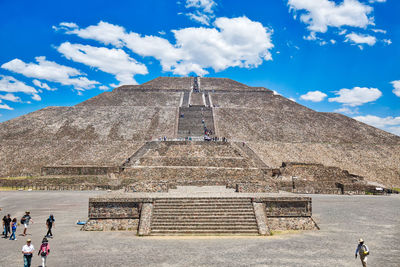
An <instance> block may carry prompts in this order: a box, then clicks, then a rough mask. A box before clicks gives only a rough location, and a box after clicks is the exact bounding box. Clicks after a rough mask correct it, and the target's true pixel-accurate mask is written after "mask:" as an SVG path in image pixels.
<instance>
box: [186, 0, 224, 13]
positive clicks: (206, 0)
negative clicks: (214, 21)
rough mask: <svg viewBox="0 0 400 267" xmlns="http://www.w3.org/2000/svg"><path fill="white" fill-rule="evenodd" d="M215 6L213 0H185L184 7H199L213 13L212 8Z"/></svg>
mask: <svg viewBox="0 0 400 267" xmlns="http://www.w3.org/2000/svg"><path fill="white" fill-rule="evenodd" d="M216 6H217V4H216V3H215V1H214V0H186V4H185V7H186V8H191V7H193V8H197V9H201V10H202V11H203V12H206V13H214V10H213V9H214V8H215V7H216Z"/></svg>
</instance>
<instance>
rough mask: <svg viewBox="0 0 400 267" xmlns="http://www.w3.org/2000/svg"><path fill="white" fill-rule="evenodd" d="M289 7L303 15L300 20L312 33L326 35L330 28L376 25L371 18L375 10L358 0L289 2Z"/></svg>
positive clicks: (295, 0) (301, 0)
mask: <svg viewBox="0 0 400 267" xmlns="http://www.w3.org/2000/svg"><path fill="white" fill-rule="evenodd" d="M288 5H289V8H290V10H293V11H294V12H299V13H301V15H300V20H301V21H302V22H303V23H305V24H307V25H308V26H307V28H308V30H310V31H311V32H321V33H325V32H326V31H327V30H328V27H342V26H351V27H357V28H366V27H367V26H368V25H371V24H372V25H373V24H374V22H373V17H371V16H369V14H370V13H371V12H372V10H373V8H372V7H371V6H368V5H365V4H363V3H361V2H359V1H358V0H344V1H343V2H341V3H340V4H336V2H335V1H329V0H313V1H310V0H288Z"/></svg>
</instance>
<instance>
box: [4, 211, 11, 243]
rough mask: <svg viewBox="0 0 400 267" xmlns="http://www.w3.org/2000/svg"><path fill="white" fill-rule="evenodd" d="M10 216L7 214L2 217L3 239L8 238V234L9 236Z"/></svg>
mask: <svg viewBox="0 0 400 267" xmlns="http://www.w3.org/2000/svg"><path fill="white" fill-rule="evenodd" d="M10 225H11V215H10V214H7V216H4V218H3V227H4V238H7V237H8V234H9V233H10V234H11V228H10Z"/></svg>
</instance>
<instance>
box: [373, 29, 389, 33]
mask: <svg viewBox="0 0 400 267" xmlns="http://www.w3.org/2000/svg"><path fill="white" fill-rule="evenodd" d="M371 30H372V31H373V32H375V33H383V34H386V31H385V30H382V29H371Z"/></svg>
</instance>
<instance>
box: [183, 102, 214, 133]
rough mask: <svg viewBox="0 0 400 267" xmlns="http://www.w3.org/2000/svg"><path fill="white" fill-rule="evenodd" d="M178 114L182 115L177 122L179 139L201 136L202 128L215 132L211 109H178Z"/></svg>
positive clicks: (202, 107)
mask: <svg viewBox="0 0 400 267" xmlns="http://www.w3.org/2000/svg"><path fill="white" fill-rule="evenodd" d="M179 114H183V117H179V121H178V136H179V137H185V136H203V135H204V126H206V127H207V129H209V130H211V131H212V132H213V133H214V132H215V127H214V119H213V111H212V108H210V107H205V106H191V107H180V108H179ZM202 121H204V123H203V122H202Z"/></svg>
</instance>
